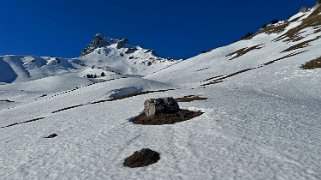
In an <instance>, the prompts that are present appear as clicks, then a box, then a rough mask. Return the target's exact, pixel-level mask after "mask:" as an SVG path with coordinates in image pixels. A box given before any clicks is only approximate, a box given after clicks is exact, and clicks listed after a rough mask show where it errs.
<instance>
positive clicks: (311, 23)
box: [275, 5, 321, 41]
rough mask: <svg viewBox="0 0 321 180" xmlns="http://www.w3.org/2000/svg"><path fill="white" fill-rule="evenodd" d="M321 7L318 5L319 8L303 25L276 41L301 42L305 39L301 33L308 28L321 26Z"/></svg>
mask: <svg viewBox="0 0 321 180" xmlns="http://www.w3.org/2000/svg"><path fill="white" fill-rule="evenodd" d="M320 12H321V6H320V5H318V7H317V8H316V10H314V12H313V13H311V14H310V16H308V17H307V18H305V19H303V20H302V23H301V24H300V25H299V26H297V27H295V28H292V29H290V30H289V31H287V32H286V33H285V34H283V35H282V36H280V37H278V38H276V39H275V41H280V40H283V41H291V40H292V41H299V40H301V39H302V38H303V37H302V36H300V34H299V33H300V31H301V30H303V29H305V28H307V27H316V26H320V25H321V15H320Z"/></svg>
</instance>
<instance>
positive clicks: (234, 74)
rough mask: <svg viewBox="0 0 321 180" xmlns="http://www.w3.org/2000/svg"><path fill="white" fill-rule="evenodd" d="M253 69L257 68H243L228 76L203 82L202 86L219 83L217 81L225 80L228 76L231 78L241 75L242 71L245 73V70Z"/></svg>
mask: <svg viewBox="0 0 321 180" xmlns="http://www.w3.org/2000/svg"><path fill="white" fill-rule="evenodd" d="M252 69H255V68H248V69H243V70H240V71H237V72H234V73H232V74H229V75H226V76H223V77H220V78H217V79H214V80H213V81H211V82H208V83H205V84H202V85H201V86H208V85H211V84H217V83H220V82H223V80H225V79H227V78H230V77H233V76H236V75H239V74H241V73H244V72H247V71H250V70H252ZM210 79H212V78H210Z"/></svg>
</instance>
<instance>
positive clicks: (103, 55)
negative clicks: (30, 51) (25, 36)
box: [0, 34, 178, 83]
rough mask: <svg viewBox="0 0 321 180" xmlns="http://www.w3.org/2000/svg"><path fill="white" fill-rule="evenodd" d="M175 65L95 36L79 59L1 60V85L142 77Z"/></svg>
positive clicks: (31, 57)
mask: <svg viewBox="0 0 321 180" xmlns="http://www.w3.org/2000/svg"><path fill="white" fill-rule="evenodd" d="M177 62H178V61H174V60H172V59H166V58H160V57H157V56H156V55H155V53H154V51H152V50H147V49H143V48H141V47H139V46H132V45H130V44H128V41H127V40H124V39H111V38H106V37H103V36H102V35H101V34H97V35H96V36H95V37H94V39H93V42H92V43H90V45H89V46H88V47H87V48H85V49H84V50H83V52H82V56H81V57H79V58H72V59H66V58H58V57H37V56H0V83H12V82H25V81H30V80H36V79H41V78H46V77H50V76H56V75H61V74H65V73H71V72H72V73H76V74H75V75H77V76H78V77H86V75H87V74H89V75H93V76H94V75H95V77H96V78H99V77H101V74H102V73H104V76H108V75H110V74H118V75H121V76H144V75H147V74H150V73H153V72H155V71H159V70H161V69H164V68H166V67H168V66H170V65H172V64H174V63H177Z"/></svg>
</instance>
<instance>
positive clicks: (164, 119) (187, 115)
mask: <svg viewBox="0 0 321 180" xmlns="http://www.w3.org/2000/svg"><path fill="white" fill-rule="evenodd" d="M202 114H203V112H201V111H189V110H181V111H179V112H177V113H174V114H158V115H154V116H150V117H147V116H146V115H145V113H141V114H140V115H138V116H136V117H134V118H133V119H131V122H133V123H134V124H142V125H162V124H175V123H179V122H183V121H187V120H190V119H193V118H195V117H198V116H200V115H202Z"/></svg>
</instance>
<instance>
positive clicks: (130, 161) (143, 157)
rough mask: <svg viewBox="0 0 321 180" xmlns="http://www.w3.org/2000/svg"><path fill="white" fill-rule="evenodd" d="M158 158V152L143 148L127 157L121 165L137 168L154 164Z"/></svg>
mask: <svg viewBox="0 0 321 180" xmlns="http://www.w3.org/2000/svg"><path fill="white" fill-rule="evenodd" d="M159 160H160V155H159V153H158V152H156V151H153V150H151V149H149V148H144V149H141V150H139V151H136V152H134V154H132V155H131V156H129V157H127V158H126V159H125V161H124V163H123V165H124V166H126V167H130V168H137V167H144V166H148V165H151V164H155V163H157V161H159Z"/></svg>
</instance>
